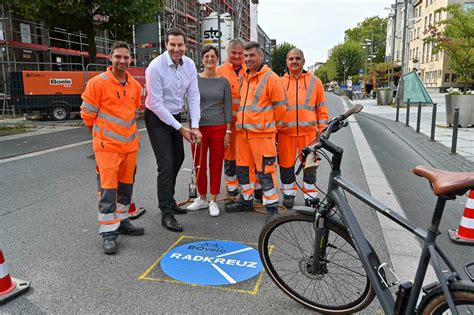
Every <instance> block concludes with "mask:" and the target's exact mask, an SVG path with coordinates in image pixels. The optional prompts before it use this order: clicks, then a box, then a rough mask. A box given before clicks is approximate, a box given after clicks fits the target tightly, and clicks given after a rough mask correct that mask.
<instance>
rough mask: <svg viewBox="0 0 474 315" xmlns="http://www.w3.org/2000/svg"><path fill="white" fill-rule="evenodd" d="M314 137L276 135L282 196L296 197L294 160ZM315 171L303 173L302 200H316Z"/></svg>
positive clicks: (312, 134)
mask: <svg viewBox="0 0 474 315" xmlns="http://www.w3.org/2000/svg"><path fill="white" fill-rule="evenodd" d="M315 137H316V132H315V133H310V134H305V135H298V136H291V135H287V134H284V133H282V132H279V133H278V166H279V167H280V180H281V192H282V194H283V196H284V197H285V196H296V190H297V186H296V177H295V159H296V156H297V154H299V153H300V152H301V151H302V150H303V148H304V147H306V146H307V145H308V144H310V143H311V141H313V140H314V139H315ZM315 183H316V169H315V170H314V172H311V173H308V172H304V175H303V192H304V198H305V200H307V199H313V198H316V196H317V193H318V190H317V188H316V185H315Z"/></svg>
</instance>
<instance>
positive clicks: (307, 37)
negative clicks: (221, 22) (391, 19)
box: [257, 0, 395, 66]
mask: <svg viewBox="0 0 474 315" xmlns="http://www.w3.org/2000/svg"><path fill="white" fill-rule="evenodd" d="M392 3H395V1H394V0H260V1H259V4H258V6H257V11H258V24H259V25H260V27H261V28H262V29H263V31H264V32H265V33H267V35H268V36H269V37H270V38H272V39H276V40H277V45H278V44H280V43H282V42H284V41H285V42H289V43H291V44H293V45H295V46H296V47H298V48H300V49H302V50H303V52H304V54H305V59H306V63H305V66H309V65H311V64H314V63H315V62H317V61H318V62H325V61H326V60H327V55H328V50H329V49H331V48H332V47H334V46H336V45H337V44H339V43H342V42H343V41H344V31H345V30H347V29H349V28H353V27H355V26H357V23H359V22H362V21H363V20H364V19H365V18H367V17H370V16H375V15H378V16H380V17H387V16H388V13H389V12H390V11H388V10H384V8H388V7H390V5H391V4H392Z"/></svg>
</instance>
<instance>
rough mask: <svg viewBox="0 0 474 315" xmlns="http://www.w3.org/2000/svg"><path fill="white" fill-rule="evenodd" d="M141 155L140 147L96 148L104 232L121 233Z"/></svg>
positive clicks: (101, 229) (126, 216) (126, 217)
mask: <svg viewBox="0 0 474 315" xmlns="http://www.w3.org/2000/svg"><path fill="white" fill-rule="evenodd" d="M137 155H138V151H134V152H129V153H115V152H103V151H97V152H95V160H96V171H97V185H98V189H99V224H100V228H99V233H100V234H103V235H104V234H105V235H110V234H117V229H118V227H119V225H120V221H123V220H128V209H129V207H130V203H131V200H132V193H133V182H134V178H135V169H136V165H137Z"/></svg>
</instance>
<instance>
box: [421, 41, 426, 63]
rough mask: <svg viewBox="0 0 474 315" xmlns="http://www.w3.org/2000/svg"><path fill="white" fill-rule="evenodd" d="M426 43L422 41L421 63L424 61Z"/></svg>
mask: <svg viewBox="0 0 474 315" xmlns="http://www.w3.org/2000/svg"><path fill="white" fill-rule="evenodd" d="M425 53H426V43H423V54H422V55H421V63H424V62H425Z"/></svg>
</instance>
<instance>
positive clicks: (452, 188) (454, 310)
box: [258, 105, 474, 314]
mask: <svg viewBox="0 0 474 315" xmlns="http://www.w3.org/2000/svg"><path fill="white" fill-rule="evenodd" d="M361 110H362V106H361V105H355V106H354V107H352V108H351V109H349V110H348V111H346V112H345V113H343V114H342V115H339V116H337V117H334V118H333V119H332V120H331V121H330V122H329V124H328V126H327V128H326V129H325V131H324V132H323V134H322V135H321V136H320V137H319V138H318V139H316V140H315V142H316V143H315V144H314V145H311V146H308V147H306V148H305V149H304V150H303V152H302V153H301V164H300V166H299V168H298V170H297V172H296V174H298V173H299V172H300V171H301V169H305V170H309V169H311V168H313V167H317V166H316V165H318V163H316V161H317V160H318V159H320V157H318V156H322V157H323V158H325V159H326V160H327V161H328V162H329V163H330V165H331V172H330V175H329V184H328V189H327V191H328V192H327V194H325V197H324V198H323V200H319V199H315V200H313V202H312V204H311V207H301V208H299V207H295V209H294V211H292V213H286V214H283V215H279V216H277V217H275V218H274V219H273V220H271V221H270V222H268V223H267V224H266V225H265V226H264V227H263V229H262V231H261V233H260V237H259V242H258V249H259V252H260V258H261V260H262V262H263V265H264V267H265V270H266V271H267V273H268V274H269V276H270V278H271V279H272V280H273V282H275V284H276V285H277V286H278V287H279V288H280V289H281V290H282V291H283V292H284V293H286V294H287V295H288V296H290V297H291V298H292V299H294V300H295V301H297V302H299V303H301V304H302V305H304V306H305V307H307V308H309V309H312V310H314V311H318V312H321V313H328V314H346V313H353V312H357V311H360V310H362V309H364V308H365V307H367V306H368V305H369V304H370V303H371V302H372V300H373V299H374V297H375V296H377V298H378V300H379V302H380V305H381V306H382V308H383V310H384V312H385V313H386V314H445V313H444V312H445V311H448V310H449V311H450V312H451V314H474V284H473V282H474V277H473V275H472V274H471V272H470V270H469V268H470V267H472V266H474V262H471V263H469V264H467V265H466V266H465V267H464V271H465V272H466V274H467V276H468V277H469V279H470V281H469V280H463V279H462V278H461V276H460V273H459V272H458V271H457V270H456V269H455V267H454V266H453V264H452V263H451V262H450V261H449V259H448V258H447V256H446V255H445V254H444V253H443V251H442V250H441V249H440V248H439V247H438V246H437V245H436V237H437V236H438V235H439V231H438V227H439V224H440V221H441V217H442V215H443V210H444V207H445V204H446V202H447V201H448V200H454V199H455V198H456V196H460V195H463V194H465V193H466V191H467V190H469V189H474V173H453V172H446V171H441V170H436V169H434V168H430V167H426V166H417V167H415V168H414V170H413V172H414V173H415V174H416V175H418V176H422V177H425V178H427V179H428V180H429V181H430V184H431V186H432V189H433V192H434V194H435V195H436V196H437V197H438V200H437V203H436V206H435V210H434V213H433V217H432V220H431V225H430V227H429V228H428V230H427V231H425V230H423V229H421V228H419V227H417V226H415V225H414V224H412V223H411V222H410V221H408V220H407V219H406V218H404V217H403V216H401V215H399V214H397V213H395V212H393V211H391V209H390V208H388V207H387V206H385V205H384V204H383V203H381V202H380V201H378V200H376V199H374V198H372V197H371V196H370V195H369V194H367V193H366V192H364V191H363V190H361V189H360V188H358V187H357V186H355V185H354V184H352V183H351V182H350V181H349V180H347V179H345V178H344V177H342V176H341V168H340V166H341V163H342V156H343V149H342V148H340V147H338V146H337V145H335V144H334V143H332V142H330V141H329V138H330V136H331V134H333V133H335V132H337V131H338V130H340V129H341V128H343V127H346V126H347V125H348V122H347V121H346V119H347V118H348V117H349V116H351V115H352V114H354V113H358V112H360V111H361ZM326 152H329V153H330V154H332V158H331V159H329V156H328V154H327V153H326ZM297 160H298V159H297ZM345 192H348V193H349V194H351V195H352V196H354V197H355V198H357V199H359V200H360V201H362V202H363V203H364V204H366V205H368V206H370V207H371V208H373V209H375V210H376V211H378V212H380V213H382V214H383V215H385V216H386V217H387V218H389V219H390V220H392V221H393V222H395V223H396V224H398V225H400V226H402V227H404V228H405V229H407V230H408V231H410V232H411V233H413V234H414V235H416V236H417V237H418V238H419V239H421V240H422V243H423V249H422V254H421V258H420V260H419V264H418V268H417V272H416V276H415V279H414V281H413V282H410V281H404V282H400V281H399V280H398V277H397V276H396V275H395V274H394V272H393V271H392V270H391V269H390V268H389V267H387V264H385V263H383V264H382V263H381V262H380V260H379V258H378V256H377V254H376V252H375V251H374V249H373V248H372V246H371V245H370V243H369V242H368V241H367V239H366V238H365V236H364V233H363V232H362V229H361V227H360V226H359V223H358V222H357V219H356V218H355V216H354V213H353V211H352V209H351V207H350V205H349V203H348V201H347V199H346V196H345ZM430 261H431V263H432V266H433V268H434V271H435V274H436V277H437V278H438V282H435V283H432V284H430V285H427V286H424V287H422V284H423V280H424V278H425V274H426V270H427V268H428V265H429V263H430ZM441 261H442V262H443V263H444V265H445V266H446V267H447V269H448V274H447V275H446V276H445V275H444V274H443V272H444V271H443V270H442V267H441ZM388 276H390V278H392V279H396V280H394V281H391V280H390V281H389V280H388V278H389V277H388ZM397 284H398V285H399V287H398V292H397V293H396V296H397V297H396V298H394V297H393V296H392V293H391V292H390V288H391V287H393V286H394V285H397ZM421 292H423V295H422V298H421V301H420V303H418V305H417V301H418V298H419V296H420V294H421Z"/></svg>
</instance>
